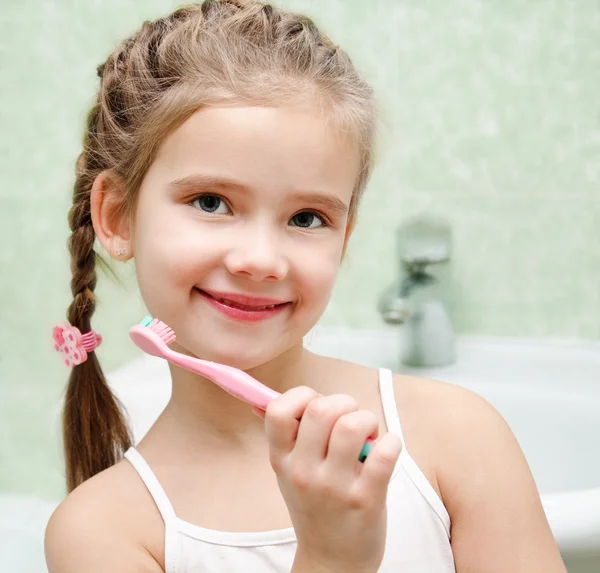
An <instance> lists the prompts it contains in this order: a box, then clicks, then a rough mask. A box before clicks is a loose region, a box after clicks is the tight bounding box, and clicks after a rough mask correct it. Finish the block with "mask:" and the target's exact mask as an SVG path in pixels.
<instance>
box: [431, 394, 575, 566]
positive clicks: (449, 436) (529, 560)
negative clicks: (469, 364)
mask: <svg viewBox="0 0 600 573" xmlns="http://www.w3.org/2000/svg"><path fill="white" fill-rule="evenodd" d="M443 393H444V394H446V393H447V394H448V395H447V396H444V397H442V400H443V401H444V411H445V412H446V414H445V415H444V419H445V424H444V425H445V426H446V431H447V433H446V437H445V438H444V441H443V446H442V448H441V451H440V452H439V455H440V460H441V463H440V465H439V466H438V468H439V472H438V476H437V477H438V482H439V486H440V491H441V493H442V498H443V500H444V504H445V505H446V507H447V509H448V512H449V514H450V517H451V521H452V532H451V534H452V540H451V542H452V549H453V553H454V561H455V565H456V571H457V573H566V569H565V566H564V564H563V561H562V559H561V556H560V553H559V550H558V547H557V545H556V542H555V540H554V537H553V534H552V531H551V529H550V526H549V524H548V521H547V519H546V515H545V513H544V509H543V507H542V503H541V500H540V496H539V493H538V490H537V487H536V484H535V482H534V478H533V476H532V474H531V471H530V469H529V466H528V464H527V461H526V459H525V457H524V455H523V453H522V451H521V448H520V446H519V444H518V442H517V440H516V438H515V436H514V435H513V433H512V431H511V430H510V428H509V426H508V425H507V423H506V422H505V420H504V419H503V418H502V416H501V415H500V414H499V413H498V412H497V411H496V410H495V409H494V408H493V407H492V406H491V405H490V404H489V403H488V402H486V401H485V400H484V399H483V398H481V397H479V396H478V395H477V394H474V393H472V392H470V391H467V390H464V389H462V388H459V387H446V389H444V390H443ZM548 446H549V447H552V444H549V445H548Z"/></svg>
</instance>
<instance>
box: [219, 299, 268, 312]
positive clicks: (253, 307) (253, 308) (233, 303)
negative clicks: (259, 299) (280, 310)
mask: <svg viewBox="0 0 600 573" xmlns="http://www.w3.org/2000/svg"><path fill="white" fill-rule="evenodd" d="M217 300H218V301H219V302H222V303H223V304H227V305H235V306H245V307H248V308H251V309H252V310H265V309H267V308H274V307H276V306H277V305H276V304H270V305H268V306H249V305H247V304H241V303H239V302H234V301H232V300H227V299H226V298H218V299H217Z"/></svg>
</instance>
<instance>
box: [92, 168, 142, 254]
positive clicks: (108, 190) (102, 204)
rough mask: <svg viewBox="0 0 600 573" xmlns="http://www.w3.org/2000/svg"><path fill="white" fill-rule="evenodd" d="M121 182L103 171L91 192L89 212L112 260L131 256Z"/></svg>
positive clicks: (129, 233) (110, 173) (123, 188)
mask: <svg viewBox="0 0 600 573" xmlns="http://www.w3.org/2000/svg"><path fill="white" fill-rule="evenodd" d="M125 192H126V190H125V186H124V184H123V181H122V180H121V179H120V178H119V177H118V176H116V175H115V174H114V173H112V172H110V171H102V172H101V173H100V174H99V175H98V176H97V177H96V179H95V180H94V183H93V185H92V190H91V193H90V212H91V216H92V225H93V226H94V232H95V233H96V237H97V238H98V240H99V241H100V243H101V244H102V246H103V247H104V249H105V250H106V252H107V253H109V254H110V256H111V257H112V258H113V259H117V260H119V261H127V260H129V259H131V258H132V257H133V251H132V247H131V236H132V234H131V229H130V223H129V220H128V216H127V209H126V202H125V196H126V195H125Z"/></svg>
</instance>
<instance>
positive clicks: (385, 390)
mask: <svg viewBox="0 0 600 573" xmlns="http://www.w3.org/2000/svg"><path fill="white" fill-rule="evenodd" d="M393 376H394V375H393V373H392V371H391V370H389V369H388V368H380V369H379V392H380V393H381V405H382V406H383V416H384V418H385V425H386V426H387V431H388V432H391V433H393V434H396V435H398V436H399V437H400V440H401V441H402V451H403V452H404V451H405V450H406V444H405V443H404V435H403V434H402V425H401V424H400V417H399V416H398V407H397V405H396V398H395V396H394V377H393Z"/></svg>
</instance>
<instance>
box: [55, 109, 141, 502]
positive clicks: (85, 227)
mask: <svg viewBox="0 0 600 573" xmlns="http://www.w3.org/2000/svg"><path fill="white" fill-rule="evenodd" d="M97 118H98V114H97V113H96V109H94V110H92V113H90V115H89V116H88V121H89V123H90V125H89V128H90V129H89V131H88V133H92V132H93V131H94V125H93V124H94V122H95V121H97ZM88 143H89V142H88ZM87 151H88V154H87V155H86V154H85V153H83V154H82V155H81V156H80V157H79V160H78V162H77V165H78V172H79V173H78V176H77V178H76V183H75V187H74V192H73V206H72V207H71V209H70V211H69V216H68V219H69V226H70V228H71V236H70V237H69V240H68V247H69V251H70V254H71V273H72V278H71V292H72V294H73V302H72V303H71V304H70V305H69V309H68V311H67V319H68V321H69V323H70V324H71V325H72V326H76V327H77V328H78V329H79V330H80V331H81V332H89V331H90V330H91V319H92V315H93V314H94V310H95V308H96V295H95V294H94V289H95V288H96V281H97V277H96V259H97V258H98V260H102V259H100V258H99V257H98V255H97V254H96V252H95V251H94V240H95V234H94V229H93V226H92V218H91V212H90V191H91V184H90V179H91V178H90V170H89V169H88V167H89V166H87V165H84V162H85V160H86V158H93V157H94V154H92V153H89V152H90V149H89V148H88V150H87ZM63 442H64V453H65V465H66V477H67V490H68V491H69V492H70V491H72V490H73V489H75V488H76V487H77V486H78V485H79V484H81V483H83V482H84V481H85V480H87V479H88V478H90V477H91V476H93V475H95V474H97V473H99V472H101V471H102V470H104V469H106V468H108V467H110V466H112V465H113V464H115V463H116V462H117V461H118V460H119V459H120V457H121V456H122V454H123V452H124V450H126V449H127V448H128V447H129V446H130V445H131V442H132V440H131V435H130V432H129V429H128V427H127V424H126V421H125V418H124V416H123V413H122V411H121V408H120V405H119V404H118V402H117V400H116V398H115V396H114V395H113V393H112V391H111V389H110V387H109V386H108V384H107V382H106V378H105V377H104V373H103V372H102V368H101V367H100V363H99V362H98V358H97V356H96V352H94V351H92V352H90V353H89V354H88V359H87V360H86V361H85V362H83V363H82V364H79V365H77V366H74V367H73V369H72V370H71V373H70V376H69V381H68V384H67V391H66V396H65V405H64V410H63Z"/></svg>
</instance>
